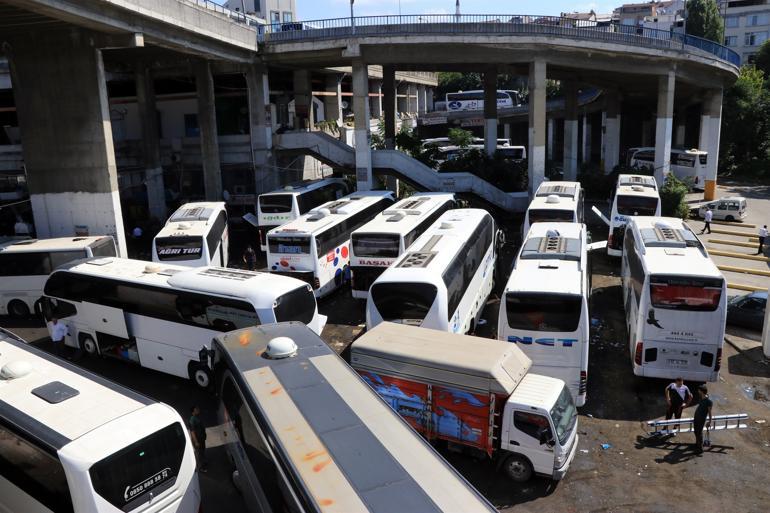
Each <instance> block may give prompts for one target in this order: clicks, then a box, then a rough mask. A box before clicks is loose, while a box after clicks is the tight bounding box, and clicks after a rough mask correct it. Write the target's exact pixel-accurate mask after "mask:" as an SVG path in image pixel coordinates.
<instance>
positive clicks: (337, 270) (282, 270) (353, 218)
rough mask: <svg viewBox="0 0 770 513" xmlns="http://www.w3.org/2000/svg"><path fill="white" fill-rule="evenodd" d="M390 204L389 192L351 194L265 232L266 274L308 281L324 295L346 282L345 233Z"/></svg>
mask: <svg viewBox="0 0 770 513" xmlns="http://www.w3.org/2000/svg"><path fill="white" fill-rule="evenodd" d="M392 204H393V193H392V192H390V191H367V192H355V193H353V194H351V195H349V196H345V197H343V198H341V199H339V200H336V201H330V202H328V203H324V204H323V205H321V206H320V207H318V208H314V209H313V210H311V211H310V212H308V213H307V214H304V215H302V216H301V217H300V218H299V219H296V220H294V221H291V222H290V223H287V224H285V225H283V226H280V227H278V228H275V229H273V230H271V231H270V232H269V233H268V234H267V266H268V269H269V270H270V272H272V273H275V274H282V275H286V276H292V277H294V278H299V279H300V280H303V281H305V282H307V283H309V284H310V285H311V286H312V287H313V289H314V290H315V295H316V297H323V296H325V295H327V294H329V293H331V292H333V291H334V290H335V289H337V288H338V287H340V286H341V285H342V284H343V283H345V282H346V281H348V279H349V278H350V265H349V262H350V247H349V246H350V234H351V233H353V231H355V230H356V229H358V228H360V227H361V226H363V225H364V224H366V223H367V222H369V221H370V220H372V219H373V218H374V216H376V215H377V214H379V213H380V212H382V211H383V210H385V209H386V208H388V207H390V206H391V205H392Z"/></svg>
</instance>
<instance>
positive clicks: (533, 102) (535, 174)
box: [527, 61, 546, 197]
mask: <svg viewBox="0 0 770 513" xmlns="http://www.w3.org/2000/svg"><path fill="white" fill-rule="evenodd" d="M545 78H546V64H545V61H534V62H531V63H529V150H528V152H527V157H528V159H527V162H528V165H529V169H528V172H529V195H530V197H532V196H534V194H535V191H536V190H537V188H538V187H539V186H540V183H541V182H542V181H543V180H544V179H545Z"/></svg>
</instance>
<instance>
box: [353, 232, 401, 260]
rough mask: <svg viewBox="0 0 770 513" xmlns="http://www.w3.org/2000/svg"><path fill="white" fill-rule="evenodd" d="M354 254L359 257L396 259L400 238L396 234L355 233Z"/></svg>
mask: <svg viewBox="0 0 770 513" xmlns="http://www.w3.org/2000/svg"><path fill="white" fill-rule="evenodd" d="M351 238H352V242H353V254H354V255H356V256H357V257H389V258H396V257H397V256H398V252H399V248H400V237H399V236H398V234H395V233H360V234H359V233H354V234H353V236H352V237H351Z"/></svg>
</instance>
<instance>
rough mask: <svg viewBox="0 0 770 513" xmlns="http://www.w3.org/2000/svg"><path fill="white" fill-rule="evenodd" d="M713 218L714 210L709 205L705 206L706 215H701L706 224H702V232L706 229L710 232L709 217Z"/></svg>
mask: <svg viewBox="0 0 770 513" xmlns="http://www.w3.org/2000/svg"><path fill="white" fill-rule="evenodd" d="M713 218H714V211H713V210H711V206H707V207H706V215H704V216H703V220H704V221H705V223H706V224H704V225H703V229H702V230H701V231H700V232H701V234H703V233H704V232H705V231H706V230H708V231H709V233H711V219H713Z"/></svg>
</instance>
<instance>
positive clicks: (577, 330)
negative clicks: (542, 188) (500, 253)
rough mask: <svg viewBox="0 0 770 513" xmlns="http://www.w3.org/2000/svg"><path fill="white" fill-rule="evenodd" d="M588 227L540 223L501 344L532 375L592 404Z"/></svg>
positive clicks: (524, 254)
mask: <svg viewBox="0 0 770 513" xmlns="http://www.w3.org/2000/svg"><path fill="white" fill-rule="evenodd" d="M587 246H588V245H587V240H586V227H585V225H584V224H582V223H535V224H533V225H532V228H530V230H529V232H528V233H527V237H526V238H525V240H524V242H523V244H522V246H521V250H520V251H519V255H518V258H517V259H516V262H515V264H514V266H513V271H512V272H511V276H510V278H509V279H508V283H507V284H506V286H505V290H504V292H503V296H502V297H501V300H500V315H499V317H498V327H497V338H498V339H500V340H504V341H507V342H513V343H515V344H517V345H518V346H519V348H520V349H521V350H522V351H524V353H525V354H526V355H527V356H529V358H530V359H531V360H532V371H533V372H535V373H537V374H543V375H545V376H550V377H552V378H559V379H561V380H562V381H564V382H565V383H566V384H567V387H568V388H569V390H570V392H571V393H572V397H573V399H574V400H575V404H577V405H578V406H583V405H584V404H585V402H586V388H587V384H588V345H589V336H588V330H589V328H590V322H589V317H588V300H589V297H590V295H591V291H590V283H591V278H590V262H589V260H588V258H589V257H588V255H589V252H588V249H587Z"/></svg>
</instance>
